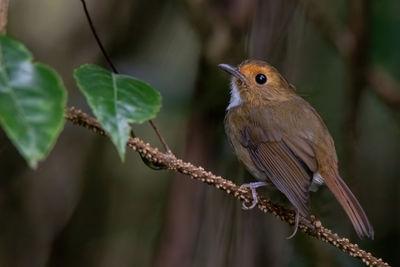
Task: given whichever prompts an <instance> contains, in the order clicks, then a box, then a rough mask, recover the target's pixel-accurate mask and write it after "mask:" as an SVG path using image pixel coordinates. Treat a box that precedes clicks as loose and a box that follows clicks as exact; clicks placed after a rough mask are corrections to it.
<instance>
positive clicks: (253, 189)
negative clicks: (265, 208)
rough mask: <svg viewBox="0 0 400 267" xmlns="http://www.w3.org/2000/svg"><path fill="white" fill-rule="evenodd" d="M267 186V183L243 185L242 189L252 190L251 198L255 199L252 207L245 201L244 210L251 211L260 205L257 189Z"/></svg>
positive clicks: (243, 203)
mask: <svg viewBox="0 0 400 267" xmlns="http://www.w3.org/2000/svg"><path fill="white" fill-rule="evenodd" d="M266 185H267V183H266V182H254V183H248V184H242V185H241V186H240V187H247V188H249V189H250V190H251V196H252V197H253V201H252V202H251V205H250V206H247V205H246V202H244V201H243V202H242V209H244V210H251V209H252V208H254V207H255V206H256V205H257V203H258V198H257V192H256V188H258V187H261V186H266Z"/></svg>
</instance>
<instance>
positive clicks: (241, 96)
mask: <svg viewBox="0 0 400 267" xmlns="http://www.w3.org/2000/svg"><path fill="white" fill-rule="evenodd" d="M218 66H219V67H220V68H221V69H223V70H224V71H226V72H228V73H229V74H231V75H232V84H231V94H232V95H231V103H230V105H229V107H228V109H229V108H231V107H234V106H237V105H240V104H241V103H248V104H253V105H263V104H265V102H278V101H285V100H288V99H289V98H290V97H291V96H293V95H295V93H294V91H295V90H294V87H293V86H292V85H290V84H289V83H288V82H287V81H286V80H285V78H283V77H282V75H281V74H280V73H279V72H278V70H277V69H275V68H274V67H272V66H271V65H269V64H268V63H266V62H264V61H261V60H246V61H244V62H242V63H241V64H239V65H238V66H237V67H234V66H231V65H228V64H220V65H218Z"/></svg>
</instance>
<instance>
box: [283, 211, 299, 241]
mask: <svg viewBox="0 0 400 267" xmlns="http://www.w3.org/2000/svg"><path fill="white" fill-rule="evenodd" d="M299 221H300V214H299V211H298V210H297V209H296V217H295V221H294V231H293V233H292V234H291V235H290V236H288V237H286V239H292V238H293V237H294V236H295V235H296V233H297V229H299Z"/></svg>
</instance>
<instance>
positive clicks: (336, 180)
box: [325, 174, 374, 239]
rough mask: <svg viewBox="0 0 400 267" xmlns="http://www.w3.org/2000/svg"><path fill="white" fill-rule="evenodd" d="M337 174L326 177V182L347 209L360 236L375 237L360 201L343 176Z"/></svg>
mask: <svg viewBox="0 0 400 267" xmlns="http://www.w3.org/2000/svg"><path fill="white" fill-rule="evenodd" d="M335 176H336V177H332V176H331V177H329V178H330V179H329V178H328V177H326V178H327V179H325V183H326V185H327V186H328V188H329V189H330V190H331V191H332V193H333V194H334V195H335V197H336V199H337V200H338V201H339V203H340V205H342V207H343V209H344V210H345V211H346V213H347V216H349V218H350V221H351V223H352V224H353V226H354V229H355V230H356V233H357V235H358V237H359V238H361V239H362V238H363V237H365V236H366V237H369V238H371V239H374V229H373V228H372V225H371V223H370V222H369V220H368V217H367V215H366V214H365V212H364V210H363V208H362V207H361V205H360V203H359V202H358V200H357V199H356V197H355V196H354V195H353V193H352V192H351V191H350V189H349V188H348V187H347V185H346V184H345V183H344V181H343V180H342V178H341V177H340V176H339V175H338V174H337V175H335ZM332 178H333V179H332Z"/></svg>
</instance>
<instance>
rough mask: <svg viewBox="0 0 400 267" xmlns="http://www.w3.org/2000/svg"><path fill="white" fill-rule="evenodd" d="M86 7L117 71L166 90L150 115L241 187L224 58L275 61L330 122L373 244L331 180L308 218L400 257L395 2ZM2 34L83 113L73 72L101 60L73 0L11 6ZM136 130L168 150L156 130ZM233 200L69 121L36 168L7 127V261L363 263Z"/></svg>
mask: <svg viewBox="0 0 400 267" xmlns="http://www.w3.org/2000/svg"><path fill="white" fill-rule="evenodd" d="M87 2H88V6H89V9H90V12H91V14H92V17H93V20H94V23H95V25H96V27H97V30H98V32H99V34H100V37H101V39H102V40H103V42H104V44H105V46H106V48H107V50H108V51H109V52H110V54H111V56H112V58H113V60H114V62H115V64H116V65H117V67H118V68H119V70H120V72H122V73H126V74H130V75H133V76H135V77H138V78H140V79H142V80H145V81H148V82H149V83H151V84H152V85H153V86H154V87H156V88H157V89H158V90H160V92H161V93H162V96H163V108H162V110H161V112H160V114H159V115H158V117H157V118H156V120H155V121H156V123H157V124H158V125H159V128H160V130H161V132H162V133H163V134H164V135H165V137H166V139H167V141H168V143H169V145H170V146H171V148H172V150H173V151H174V153H175V154H176V155H177V156H179V157H182V158H183V159H185V160H187V161H191V162H193V163H194V164H198V165H201V166H203V167H205V168H206V169H209V170H211V171H213V172H215V173H216V174H219V175H222V176H224V177H226V178H229V179H232V180H234V181H235V182H236V183H242V182H245V181H251V180H252V179H251V177H249V175H248V174H246V172H245V171H244V170H243V169H242V168H241V167H240V165H239V164H238V163H237V161H236V159H235V157H234V156H233V154H232V152H231V149H230V147H229V144H228V142H227V140H226V137H225V134H224V130H223V117H224V113H225V108H226V106H227V104H228V101H229V90H228V76H227V75H226V74H225V73H223V72H221V71H220V70H219V69H218V68H217V64H219V63H229V64H238V63H240V62H241V61H242V60H244V59H246V58H258V59H264V60H266V61H268V62H269V63H271V64H273V65H275V66H276V67H278V69H279V70H280V71H281V72H282V74H283V75H284V76H286V77H287V79H288V80H289V81H290V82H291V83H292V84H294V85H295V86H296V87H297V90H298V93H299V94H300V95H302V96H303V97H304V98H305V99H307V100H308V101H310V102H311V103H312V105H313V106H314V107H315V108H316V109H317V110H318V111H319V113H320V114H321V116H322V117H323V119H324V120H325V122H326V124H327V126H328V128H329V129H330V131H331V134H332V135H333V137H334V139H335V143H336V148H337V151H338V155H339V159H340V167H341V173H342V176H343V177H344V178H345V180H346V182H347V183H348V185H349V186H350V188H351V189H352V191H353V192H354V193H355V195H356V196H357V197H358V199H359V200H360V202H361V203H362V205H363V207H364V209H365V210H366V212H367V214H368V215H369V218H370V220H371V222H372V224H373V225H374V227H375V240H362V241H361V240H358V239H357V237H356V235H355V232H354V231H353V229H352V226H351V224H350V222H349V220H348V219H347V217H346V215H345V213H344V212H343V211H342V209H341V207H340V206H339V204H338V203H337V202H336V200H335V199H334V197H333V196H332V195H331V194H330V192H329V191H328V190H327V189H326V188H322V189H321V190H320V191H318V192H317V193H314V194H313V195H312V206H313V213H315V214H316V215H317V216H318V217H319V218H321V220H322V222H323V223H324V224H325V225H326V226H328V227H330V228H332V229H333V230H335V231H336V232H338V233H340V234H342V235H344V236H348V237H350V238H351V240H353V241H355V242H358V243H359V245H360V246H361V247H362V248H365V249H367V250H369V251H371V252H372V253H373V254H374V255H376V256H378V257H382V258H383V259H384V260H387V261H388V262H389V263H391V264H392V265H393V266H400V258H399V255H398V253H399V251H400V179H399V178H400V177H399V174H400V121H399V112H400V86H399V83H400V53H399V47H400V16H399V14H400V2H399V1H397V0H380V1H373V0H364V1H363V0H348V1H344V0H339V1H328V0H323V1H316V0H282V1H275V0H263V1H261V0H259V1H255V0H232V1H228V0H224V1H211V0H176V1H173V0H157V1H156V0H146V1H145V0H134V1H132V0H117V1H111V0H87ZM8 33H9V35H11V36H12V37H14V38H16V39H18V40H21V41H22V42H24V43H25V44H26V45H27V46H28V48H29V49H30V50H31V51H32V52H33V54H34V55H35V57H36V59H37V60H39V61H42V62H44V63H46V64H48V65H50V66H52V67H54V68H55V69H56V70H57V71H58V72H59V73H60V74H61V76H62V78H63V80H64V82H65V85H66V87H67V88H68V93H69V100H68V101H69V105H70V106H72V105H73V106H77V107H79V108H81V109H83V110H86V111H89V109H88V107H87V105H86V103H85V100H84V97H83V95H82V94H81V93H80V92H79V91H78V90H77V87H76V85H75V83H74V80H73V77H72V72H73V69H74V68H76V67H78V66H79V65H81V64H84V63H88V62H92V63H98V64H101V65H103V66H107V65H106V64H105V62H104V58H103V56H102V55H101V53H100V51H99V49H98V47H97V45H96V43H95V41H94V38H93V36H92V34H91V32H90V31H89V27H88V24H87V22H86V19H85V17H84V14H83V10H82V6H81V3H80V1H78V0H74V1H72V0H68V1H49V0H35V1H23V0H12V1H11V3H10V9H9V24H8ZM134 129H135V131H136V133H137V135H138V136H140V137H142V138H143V139H145V140H146V141H148V142H150V143H151V144H153V145H154V146H158V147H160V144H159V142H158V140H157V139H156V137H155V135H154V133H153V131H152V130H151V127H150V126H149V125H148V124H143V125H135V126H134ZM269 191H270V190H269ZM269 191H268V192H266V193H265V194H268V195H269V196H270V197H271V198H272V199H274V200H275V201H281V197H280V195H279V194H277V193H276V192H273V191H272V192H269ZM240 207H241V206H240V203H239V202H238V201H236V200H233V199H232V197H231V196H227V195H226V194H225V193H223V192H221V191H218V190H216V189H215V188H211V187H210V186H207V185H206V184H202V183H199V182H196V181H192V180H190V179H188V177H184V176H181V175H177V174H175V173H172V172H167V171H154V170H151V169H149V168H148V167H146V166H145V165H144V164H143V163H142V161H141V159H140V157H139V156H138V155H137V154H136V153H134V152H132V151H130V152H128V155H127V159H126V162H125V163H121V162H120V160H119V158H118V155H117V152H116V150H115V149H114V147H113V146H112V144H111V142H110V141H109V140H107V139H106V138H104V137H99V136H97V135H95V134H93V133H91V132H89V131H87V130H86V129H83V128H80V127H76V126H72V125H71V124H70V123H68V122H67V123H66V125H65V129H64V131H63V132H62V134H61V136H60V138H59V139H58V141H57V144H56V145H55V147H54V149H53V151H52V152H51V154H50V155H49V157H48V158H47V159H46V160H45V161H44V162H42V163H41V164H40V165H39V168H38V169H37V170H35V171H34V170H31V169H29V168H28V167H27V165H26V163H25V162H24V160H23V159H22V158H21V156H20V155H19V154H18V152H17V151H16V150H15V148H14V147H13V146H12V144H11V143H10V142H9V140H8V139H7V137H6V136H5V134H4V132H3V131H0V266H14V267H20V266H21V267H22V266H31V267H36V266H54V267H62V266H99V267H109V266H119V267H123V266H143V267H145V266H155V267H163V266H167V267H169V266H171V267H172V266H249V267H252V266H293V267H294V266H296V267H297V266H362V264H361V262H360V261H358V260H356V259H354V258H351V257H349V256H348V255H345V254H343V253H342V252H340V251H338V250H337V249H334V248H332V247H331V246H329V245H327V244H324V243H321V242H319V241H316V240H313V239H311V238H309V237H308V236H306V235H304V234H303V233H300V232H299V233H298V234H297V235H296V236H295V237H294V238H293V239H291V240H286V237H287V236H288V235H289V234H290V233H291V231H292V228H290V227H289V226H287V225H286V224H285V223H283V222H281V221H278V220H276V219H275V218H274V217H273V216H271V215H268V214H267V215H265V214H262V213H261V212H260V211H259V210H252V211H243V210H241V208H240Z"/></svg>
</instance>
